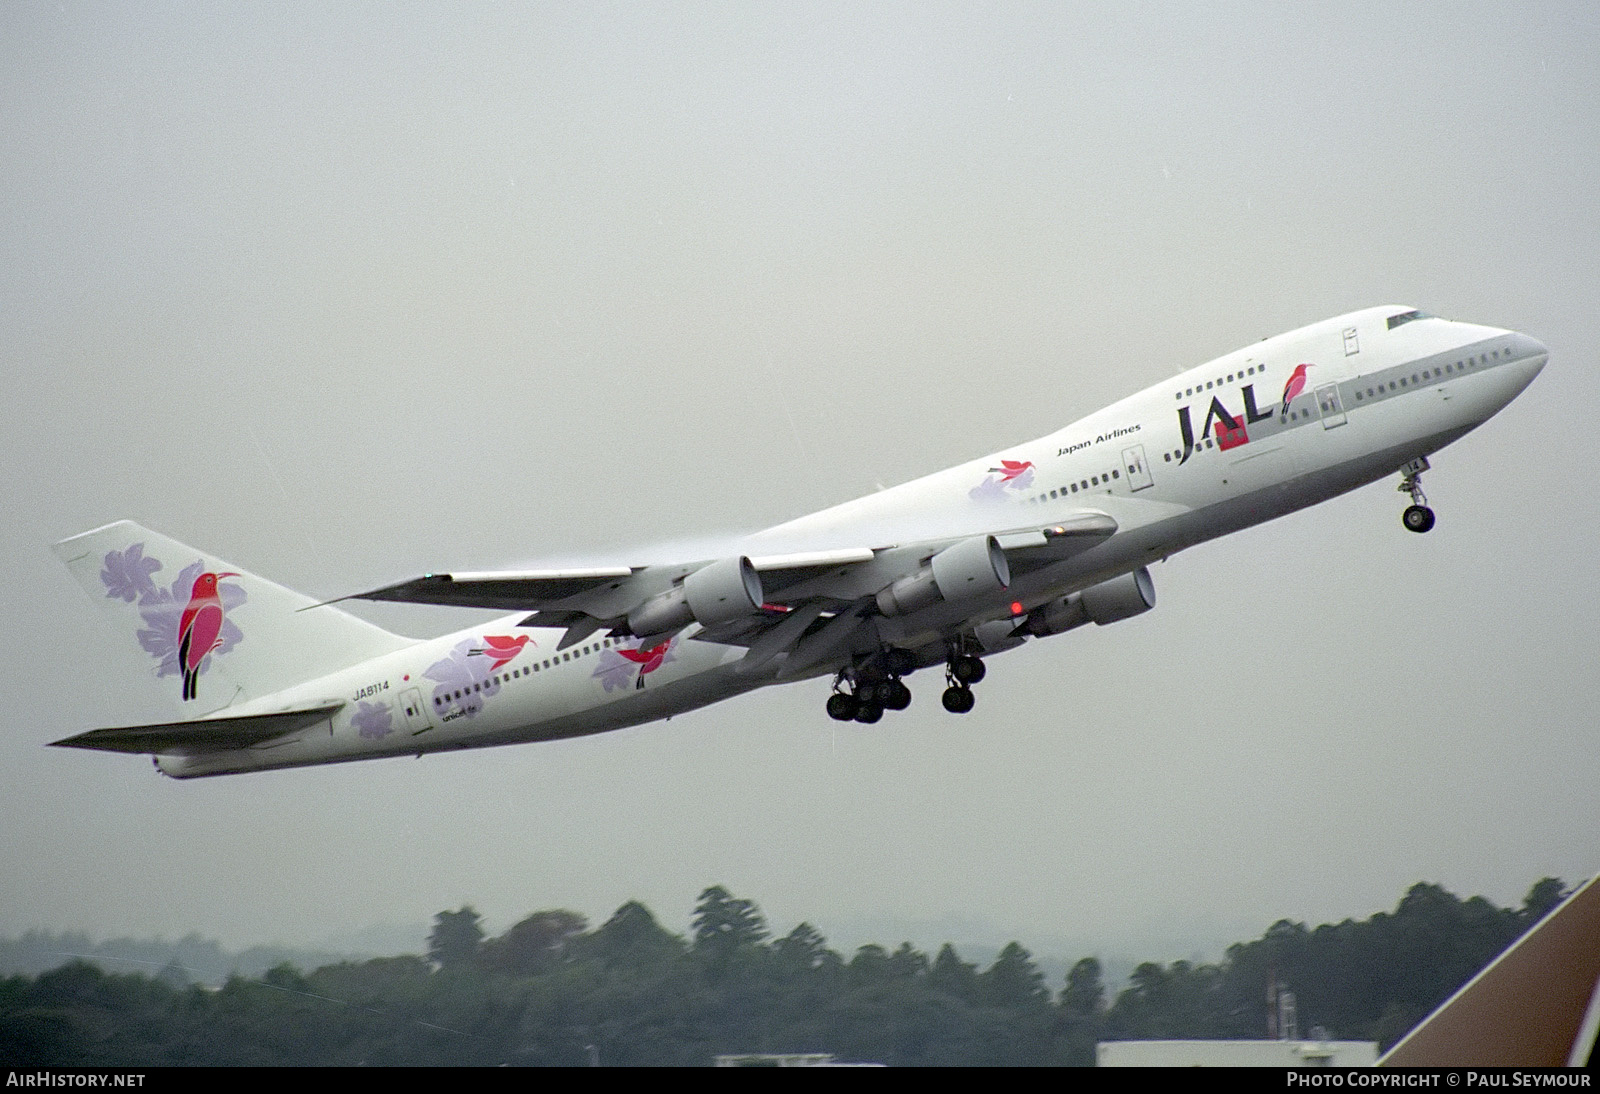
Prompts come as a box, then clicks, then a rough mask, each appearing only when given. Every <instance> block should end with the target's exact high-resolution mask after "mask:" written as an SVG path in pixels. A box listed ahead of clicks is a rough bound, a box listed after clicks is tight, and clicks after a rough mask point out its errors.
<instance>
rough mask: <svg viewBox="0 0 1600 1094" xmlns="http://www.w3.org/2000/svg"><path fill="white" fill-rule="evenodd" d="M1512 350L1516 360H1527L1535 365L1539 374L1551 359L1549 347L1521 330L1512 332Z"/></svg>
mask: <svg viewBox="0 0 1600 1094" xmlns="http://www.w3.org/2000/svg"><path fill="white" fill-rule="evenodd" d="M1511 350H1512V355H1513V359H1514V360H1518V361H1525V362H1527V363H1528V364H1530V365H1532V366H1533V371H1534V375H1538V374H1539V372H1540V371H1541V370H1542V369H1543V368H1544V366H1545V362H1546V361H1548V360H1549V359H1550V350H1549V347H1547V346H1546V345H1545V344H1544V343H1543V342H1541V341H1539V340H1538V339H1537V338H1530V337H1529V336H1528V335H1526V334H1523V333H1521V332H1520V331H1512V332H1511Z"/></svg>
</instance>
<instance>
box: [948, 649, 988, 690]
mask: <svg viewBox="0 0 1600 1094" xmlns="http://www.w3.org/2000/svg"><path fill="white" fill-rule="evenodd" d="M950 671H951V672H952V673H954V674H955V678H956V679H957V680H959V681H961V682H962V683H963V684H968V685H971V684H976V683H978V682H979V681H981V680H982V679H983V678H984V677H985V676H987V675H989V670H988V669H986V668H985V667H984V665H983V659H982V658H980V657H973V656H972V655H971V654H963V655H962V656H960V657H957V658H956V659H955V660H954V661H953V662H951V664H950Z"/></svg>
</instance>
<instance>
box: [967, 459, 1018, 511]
mask: <svg viewBox="0 0 1600 1094" xmlns="http://www.w3.org/2000/svg"><path fill="white" fill-rule="evenodd" d="M1032 485H1033V464H1031V463H1025V464H1019V463H1016V462H1014V461H1011V460H1007V461H1005V462H1004V465H1003V466H1001V467H991V468H990V469H989V474H988V475H986V476H985V477H984V480H983V481H982V482H980V483H979V484H978V485H977V486H974V487H973V488H972V489H971V490H968V491H967V497H969V498H971V499H972V500H973V501H999V500H1000V499H1001V498H1003V497H1005V496H1006V491H1007V490H1019V491H1020V490H1026V489H1027V488H1028V487H1030V486H1032Z"/></svg>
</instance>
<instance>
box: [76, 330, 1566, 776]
mask: <svg viewBox="0 0 1600 1094" xmlns="http://www.w3.org/2000/svg"><path fill="white" fill-rule="evenodd" d="M1548 356H1549V351H1548V350H1547V349H1546V348H1545V346H1543V345H1542V344H1540V343H1539V342H1538V341H1536V340H1535V339H1533V338H1531V337H1529V336H1528V335H1526V334H1521V333H1518V332H1515V331H1511V330H1502V329H1499V328H1495V327H1487V326H1480V325H1476V324H1472V323H1465V322H1458V321H1454V320H1447V319H1443V318H1440V317H1438V316H1434V315H1430V314H1428V313H1426V312H1423V311H1419V310H1417V309H1415V308H1410V307H1404V306H1387V307H1376V308H1368V309H1365V310H1362V311H1357V312H1352V313H1350V314H1348V315H1342V316H1338V317H1336V318H1333V319H1328V320H1325V321H1323V322H1320V323H1314V324H1312V325H1310V326H1307V327H1302V328H1300V329H1298V330H1294V331H1291V332H1289V333H1287V334H1282V335H1278V336H1276V337H1273V338H1267V339H1264V340H1262V341H1260V342H1258V343H1256V344H1254V345H1251V346H1247V347H1245V348H1243V349H1240V350H1236V351H1235V352H1233V353H1229V354H1226V355H1225V356H1222V357H1218V358H1216V359H1215V360H1212V361H1209V362H1207V363H1205V364H1203V365H1200V366H1198V367H1196V368H1192V369H1189V370H1188V371H1186V372H1183V373H1181V374H1179V375H1177V376H1175V377H1173V378H1171V379H1169V380H1164V381H1162V382H1160V383H1157V384H1154V385H1152V386H1150V387H1148V388H1146V389H1145V390H1143V391H1141V392H1139V393H1138V394H1136V395H1132V396H1130V397H1128V398H1126V399H1123V400H1122V401H1120V402H1117V403H1114V404H1112V405H1111V406H1109V407H1107V408H1105V409H1104V410H1101V411H1098V412H1097V413H1094V414H1091V415H1089V416H1088V417H1086V418H1083V419H1081V420H1079V421H1077V422H1074V423H1073V424H1071V425H1069V426H1066V427H1065V428H1063V429H1060V430H1058V431H1056V432H1054V433H1051V434H1049V435H1048V436H1045V437H1041V438H1039V439H1038V440H1035V441H1030V442H1027V443H1025V444H1019V445H1017V446H1015V447H1013V448H1009V449H1007V450H1005V451H1004V452H1000V453H997V454H995V455H992V456H986V457H983V458H982V459H977V460H971V461H968V462H967V463H963V464H961V465H959V466H957V467H953V468H950V469H948V470H945V471H941V472H938V473H937V474H933V475H929V476H926V477H924V478H920V479H916V480H914V481H912V482H908V483H904V484H902V485H900V486H896V487H893V488H890V489H886V490H882V491H880V492H878V493H875V494H872V495H870V496H868V497H864V498H860V499H858V500H856V501H851V502H847V503H845V504H843V505H838V506H834V507H833V508H830V509H824V510H822V511H820V512H817V513H813V514H811V515H809V516H804V517H800V518H799V519H797V520H792V521H790V522H788V523H786V524H781V525H778V526H777V527H774V528H770V529H767V530H766V531H764V532H759V533H756V534H754V535H751V536H747V537H745V538H744V539H743V540H740V541H738V543H737V544H736V545H734V546H731V547H730V548H729V549H728V551H727V553H726V554H724V555H723V556H722V557H715V558H707V559H698V560H692V561H687V562H682V563H676V564H660V563H653V564H641V565H633V566H593V567H588V568H578V569H542V570H520V571H483V572H463V571H457V572H450V573H430V574H425V575H423V576H421V577H418V578H414V579H411V580H407V581H402V582H399V583H397V584H392V585H388V586H385V587H383V588H379V589H374V590H372V591H370V592H365V593H358V594H353V595H352V596H351V597H342V598H340V600H348V599H364V600H370V601H397V602H406V603H415V604H435V605H453V606H463V607H474V608H490V609H496V610H499V611H502V612H509V613H512V614H510V615H506V616H505V617H503V618H500V619H498V620H497V621H495V622H491V623H488V624H483V625H478V626H473V627H470V628H468V629H466V630H462V631H457V632H455V633H453V634H449V635H445V636H444V637H441V638H433V639H427V640H415V639H410V638H403V637H401V636H399V635H396V634H392V633H390V632H388V631H386V630H383V629H381V628H379V627H376V626H374V625H372V624H370V623H367V622H365V621H363V620H361V619H358V618H356V617H355V616H353V615H351V614H349V613H348V612H346V611H344V610H343V609H342V608H340V607H339V606H338V601H330V602H325V603H318V602H316V601H314V600H312V599H311V598H309V597H306V596H303V595H301V594H299V593H295V592H292V591H290V590H288V589H285V588H283V587H282V586H279V585H275V584H273V583H272V582H269V581H267V580H265V579H263V578H260V577H256V576H254V575H252V574H250V573H248V572H247V571H245V570H244V569H242V568H240V567H238V566H236V565H233V564H231V563H226V562H223V561H221V560H219V559H217V558H214V557H212V556H210V555H207V554H205V553H204V552H201V551H198V550H196V549H194V548H192V547H187V546H184V545H183V544H180V543H177V542H176V541H174V540H171V539H168V538H166V537H165V536H162V535H160V534H158V533H155V532H152V531H149V530H147V529H145V528H141V527H140V526H138V525H137V524H134V523H131V522H128V521H122V522H119V523H116V524H111V525H107V526H106V527H103V528H100V529H97V530H95V531H91V532H86V533H84V534H82V535H79V536H75V537H73V538H71V539H68V540H65V541H63V542H61V543H59V544H57V545H56V547H55V550H56V553H57V554H58V555H59V557H60V558H61V559H62V560H63V561H64V562H65V563H66V565H67V567H68V569H69V570H70V571H71V572H72V574H73V575H74V576H75V578H76V579H77V580H78V582H79V583H80V584H81V585H82V586H83V587H84V588H85V589H86V590H87V591H88V593H89V595H90V597H91V598H92V599H93V600H94V601H95V602H96V603H97V604H99V605H100V606H101V607H102V608H103V609H104V610H105V611H106V612H108V613H109V616H110V620H111V622H112V625H113V626H114V627H115V628H116V630H117V632H118V633H119V634H120V635H121V636H122V639H123V640H124V641H126V642H129V643H136V644H137V646H138V647H139V648H141V649H143V651H144V652H145V654H146V655H147V656H148V668H149V671H150V674H151V676H152V677H153V679H154V681H155V682H156V684H157V685H159V686H160V687H161V688H162V689H163V690H164V691H165V693H166V694H167V696H168V697H169V698H170V699H171V701H172V703H173V707H174V710H175V712H176V714H177V716H176V717H175V718H174V720H173V721H170V722H164V723H159V724H154V725H142V726H121V727H113V728H107V729H96V730H91V731H89V732H86V733H80V734H77V735H75V736H72V737H68V738H65V739H63V740H59V741H55V742H52V743H53V744H55V745H58V746H62V747H68V748H85V749H96V750H104V751H110V752H126V753H136V754H149V755H150V756H151V757H152V759H153V762H154V764H155V766H156V768H157V770H159V771H161V772H162V773H164V774H166V775H169V776H172V777H176V778H194V777H199V776H208V775H223V774H234V773H240V772H249V771H265V770H270V769H276V768H288V767H298V766H304V765H310V764H325V763H338V762H344V761H351V760H364V759H373V758H377V757H383V756H397V755H418V756H420V755H423V754H426V753H433V752H442V751H448V750H455V749H467V748H485V747H490V746H495V745H506V744H516V743H523V742H532V741H546V740H554V739H558V738H567V737H577V736H583V735H587V734H594V733H603V732H606V731H608V730H614V729H621V728H624V727H627V726H635V725H639V724H642V723H646V722H651V721H655V720H657V719H661V718H669V717H671V716H673V715H677V714H682V713H684V712H686V711H690V710H694V709H697V708H699V707H703V706H706V705H709V704H711V703H716V702H720V701H722V700H724V699H728V698H731V697H733V696H736V695H739V694H742V693H744V692H748V691H752V690H754V689H756V688H760V687H765V686H768V685H772V684H781V683H788V682H792V681H797V680H804V679H812V678H816V677H826V676H831V677H832V678H833V690H832V692H831V694H830V695H829V697H828V699H827V703H826V709H827V713H828V715H830V716H831V717H832V718H834V719H837V720H839V721H855V722H860V723H868V724H870V723H874V722H877V721H878V720H879V719H881V718H882V717H883V716H884V713H885V712H886V711H898V710H903V709H905V708H906V707H907V706H908V705H909V703H910V702H911V691H910V688H909V686H908V685H907V684H906V682H905V680H906V678H907V677H909V676H911V675H912V674H913V673H916V672H919V671H922V670H925V669H937V668H939V667H942V668H943V679H944V685H945V686H944V689H943V691H942V695H941V699H942V702H943V705H944V707H945V709H946V710H948V711H950V712H951V713H955V714H965V713H967V712H969V711H971V710H972V709H973V706H974V703H975V699H974V691H973V685H975V684H977V683H979V682H980V681H981V680H982V679H983V677H984V674H985V666H984V661H983V659H984V658H985V657H986V656H990V655H993V654H997V653H1001V652H1004V651H1006V650H1009V649H1013V648H1016V647H1018V646H1021V645H1022V644H1024V643H1025V642H1029V641H1032V640H1035V639H1040V638H1046V637H1049V636H1052V635H1058V634H1063V633H1065V632H1067V631H1070V630H1072V629H1074V628H1076V627H1079V626H1082V625H1084V624H1086V623H1091V622H1092V623H1095V624H1097V625H1106V624H1110V623H1115V622H1118V621H1120V620H1123V619H1127V618H1130V617H1132V616H1135V615H1139V614H1140V613H1142V612H1145V611H1148V610H1149V609H1150V608H1152V607H1153V606H1154V605H1155V587H1154V584H1153V583H1152V581H1151V577H1150V571H1149V565H1150V564H1151V563H1153V562H1156V561H1158V560H1164V559H1167V558H1170V557H1171V556H1173V555H1175V554H1177V553H1178V552H1180V551H1182V550H1184V549H1185V548H1188V547H1192V546H1194V545H1196V544H1199V543H1204V542H1206V541H1208V540H1212V539H1216V538H1217V537H1219V536H1224V535H1227V534H1228V533H1230V532H1236V531H1239V530H1241V529H1244V528H1248V527H1250V526H1252V525H1255V524H1260V523H1262V522H1263V521H1268V520H1272V519H1274V518H1277V517H1281V516H1284V515H1285V514H1288V513H1292V512H1294V511H1296V510H1299V509H1304V508H1306V507H1308V506H1311V505H1315V504H1317V503H1318V502H1321V501H1325V500H1327V499H1329V498H1333V497H1336V496H1338V495H1340V494H1343V493H1346V492H1348V491H1351V490H1354V489H1356V488H1358V487H1361V486H1365V485H1367V484H1369V483H1373V482H1376V481H1378V480H1380V479H1383V478H1385V477H1387V476H1390V475H1394V474H1399V475H1400V476H1401V478H1400V483H1399V490H1400V491H1401V492H1402V493H1404V494H1406V495H1407V496H1408V498H1409V500H1410V504H1409V505H1408V506H1407V507H1406V508H1405V510H1404V512H1403V514H1402V520H1403V524H1404V527H1405V528H1407V529H1408V530H1410V531H1412V532H1426V531H1428V530H1429V529H1430V528H1432V527H1433V525H1434V519H1435V518H1434V513H1433V510H1432V509H1430V508H1429V507H1428V504H1427V499H1426V497H1425V496H1424V494H1423V492H1422V476H1423V473H1424V472H1425V471H1427V470H1428V467H1429V464H1428V458H1429V457H1430V456H1431V455H1433V454H1434V453H1436V452H1437V451H1438V450H1439V449H1441V448H1443V447H1445V446H1446V445H1448V444H1450V443H1451V442H1452V441H1455V440H1456V439H1457V438H1459V437H1461V436H1462V435H1464V434H1466V433H1467V432H1469V431H1470V430H1472V429H1474V428H1476V427H1477V426H1479V425H1481V424H1482V423H1483V422H1485V421H1487V420H1488V419H1489V418H1490V417H1492V416H1493V415H1494V414H1496V413H1497V412H1499V411H1500V410H1501V409H1502V408H1504V407H1505V406H1506V405H1507V404H1508V403H1510V402H1511V400H1512V399H1514V398H1516V396H1517V395H1518V394H1520V393H1521V391H1522V390H1523V388H1525V387H1527V385H1528V384H1529V383H1531V382H1532V381H1533V379H1534V377H1535V376H1537V375H1538V374H1539V372H1540V370H1541V369H1543V367H1544V365H1545V362H1546V360H1547V359H1548Z"/></svg>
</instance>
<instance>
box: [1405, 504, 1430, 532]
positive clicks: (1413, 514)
mask: <svg viewBox="0 0 1600 1094" xmlns="http://www.w3.org/2000/svg"><path fill="white" fill-rule="evenodd" d="M1400 520H1401V522H1402V523H1404V524H1405V526H1406V531H1408V532H1426V531H1427V530H1428V529H1429V528H1432V527H1433V510H1432V509H1429V508H1428V507H1427V506H1426V505H1412V506H1408V507H1407V508H1406V511H1405V512H1404V513H1402V514H1401V516H1400Z"/></svg>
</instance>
